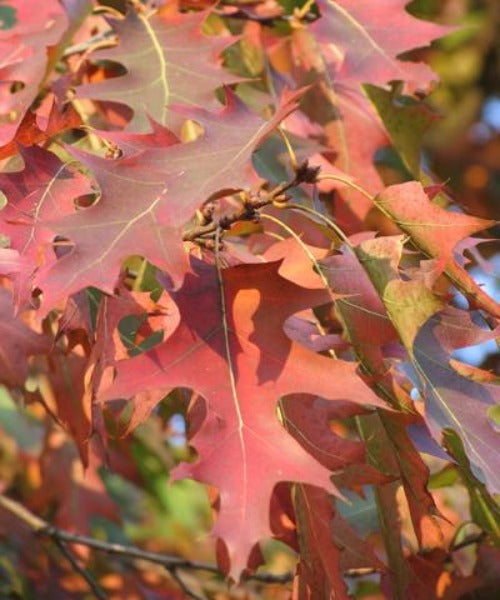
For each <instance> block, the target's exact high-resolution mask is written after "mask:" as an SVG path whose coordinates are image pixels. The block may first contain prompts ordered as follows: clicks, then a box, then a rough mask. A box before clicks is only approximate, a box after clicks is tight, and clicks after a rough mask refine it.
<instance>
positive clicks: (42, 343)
mask: <svg viewBox="0 0 500 600" xmlns="http://www.w3.org/2000/svg"><path fill="white" fill-rule="evenodd" d="M0 340H1V341H0V381H1V382H2V383H5V384H7V385H10V386H16V385H22V384H23V383H24V380H25V379H26V375H27V373H28V357H29V356H32V355H33V354H45V353H47V352H49V350H50V346H51V344H50V340H49V339H48V338H45V337H44V336H42V335H40V334H39V333H36V332H35V331H33V330H32V329H31V328H30V327H28V326H27V325H26V324H25V323H23V321H22V320H21V319H20V317H15V316H14V309H13V306H12V297H11V295H10V293H9V292H8V291H7V290H6V289H4V288H0Z"/></svg>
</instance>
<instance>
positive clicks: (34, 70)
mask: <svg viewBox="0 0 500 600" xmlns="http://www.w3.org/2000/svg"><path fill="white" fill-rule="evenodd" d="M15 10H16V13H15V24H14V26H13V27H12V28H7V29H0V56H1V59H0V81H1V83H0V114H2V115H7V114H8V115H9V117H10V118H9V120H8V121H7V122H6V123H5V122H2V125H0V146H4V145H5V144H8V143H9V142H10V141H11V140H12V139H13V138H14V136H15V134H16V131H17V128H18V126H19V124H20V123H21V121H22V120H23V117H24V115H25V113H26V111H27V110H28V108H29V107H30V105H31V103H32V102H33V100H34V99H35V98H36V96H37V94H38V91H39V86H40V84H41V83H42V82H43V80H44V78H45V75H46V73H45V71H46V67H47V49H48V48H49V47H50V46H53V45H55V44H56V43H57V42H58V41H59V39H60V38H61V36H62V35H63V33H64V31H65V29H66V27H67V25H68V19H67V16H66V14H65V12H64V10H63V8H62V7H61V5H60V3H59V2H58V1H57V0H47V1H44V2H41V3H39V4H38V5H37V10H33V2H31V0H17V1H16V2H15ZM16 85H17V86H20V89H16V88H15V86H16ZM13 86H14V88H13Z"/></svg>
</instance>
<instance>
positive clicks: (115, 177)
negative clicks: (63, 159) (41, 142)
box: [36, 91, 302, 309]
mask: <svg viewBox="0 0 500 600" xmlns="http://www.w3.org/2000/svg"><path fill="white" fill-rule="evenodd" d="M301 95H302V92H301V91H298V92H294V93H293V94H288V95H285V96H284V97H283V101H282V104H281V105H280V107H279V108H278V110H277V111H276V113H275V114H274V116H273V117H272V118H271V119H270V120H269V121H265V120H263V119H261V118H260V117H258V116H257V115H255V114H253V113H251V112H250V111H249V110H248V109H247V108H246V107H245V105H244V104H243V103H242V102H240V101H239V100H238V99H237V98H236V97H235V96H234V95H233V94H232V93H230V92H227V98H228V100H227V104H226V106H224V107H223V108H222V109H221V111H220V112H219V113H209V112H207V111H204V110H202V109H198V110H194V109H193V110H190V115H191V117H192V118H194V119H196V120H197V121H199V122H200V123H201V124H202V125H203V127H204V130H205V134H204V136H203V137H202V138H201V139H198V140H196V141H194V142H191V143H187V144H180V143H174V142H175V137H174V136H165V137H164V140H165V146H163V147H158V148H154V149H152V148H151V149H149V150H144V151H143V152H139V153H136V154H134V155H128V156H125V157H124V158H121V159H117V160H107V159H104V158H99V157H97V156H92V155H90V154H86V153H83V152H79V151H76V150H74V149H71V152H72V153H73V154H74V155H75V156H77V157H78V158H79V159H80V160H81V161H82V162H83V163H85V164H86V165H87V166H88V167H89V168H90V169H91V170H92V171H93V173H94V176H95V177H96V179H97V181H98V183H99V186H100V188H101V197H100V199H99V202H98V203H97V204H96V205H95V206H91V207H89V208H88V209H85V210H79V211H78V212H75V213H74V214H72V215H69V216H66V217H64V218H61V219H57V220H56V219H53V220H52V221H49V225H50V226H52V227H53V229H54V230H55V231H56V232H57V233H58V234H59V235H61V236H62V237H64V238H66V239H69V240H71V242H72V243H73V244H74V249H73V250H72V252H71V253H69V254H67V255H66V256H63V257H62V258H61V259H60V260H59V261H57V263H56V264H54V265H52V264H50V265H48V266H47V267H46V268H44V269H42V270H41V271H40V272H39V273H38V274H37V277H36V284H37V285H38V287H40V288H41V289H42V290H43V292H44V296H43V306H44V307H45V308H46V309H50V308H52V307H53V306H54V304H55V303H56V302H57V301H58V300H59V299H61V298H64V297H66V296H67V295H69V294H72V293H74V292H76V291H78V290H80V289H82V288H84V287H86V286H90V285H92V286H95V287H99V288H100V289H102V290H103V291H106V292H108V293H112V292H113V289H114V287H115V284H116V280H117V278H118V274H119V271H120V268H121V265H122V262H123V260H124V259H125V258H127V257H128V256H130V255H132V254H136V255H141V256H144V257H145V258H147V259H148V260H149V261H151V262H153V263H154V264H155V265H157V266H158V267H160V268H162V269H164V270H166V271H167V272H168V274H169V276H170V278H171V279H172V280H173V282H174V283H175V284H176V285H179V284H180V282H181V281H182V278H183V276H184V274H185V272H186V271H187V270H188V265H187V259H186V254H185V252H184V249H183V245H182V233H181V227H182V226H183V225H184V224H185V223H186V222H187V221H188V219H189V218H190V217H192V215H193V213H194V211H195V210H196V208H198V206H199V205H200V204H201V203H202V202H203V201H204V200H205V199H206V198H208V197H209V196H210V195H211V194H213V193H215V192H217V191H218V190H221V189H234V188H236V189H240V188H244V187H246V186H247V185H249V184H250V183H252V181H253V177H252V170H251V166H250V158H251V155H252V152H253V150H254V149H255V147H256V146H257V145H258V144H259V142H261V141H262V140H263V139H264V138H265V137H266V136H267V135H269V134H270V133H271V131H272V130H273V129H274V128H275V127H276V126H277V125H278V123H279V122H280V121H281V120H282V119H283V118H284V117H285V116H286V115H287V114H288V113H289V112H290V111H292V110H294V109H295V107H296V105H297V100H298V98H299V97H300V96H301ZM113 139H117V136H116V135H115V136H114V138H113ZM126 143H127V144H128V145H129V146H130V144H133V143H134V139H133V138H130V137H129V136H127V134H126ZM135 143H139V142H138V141H137V140H136V141H135Z"/></svg>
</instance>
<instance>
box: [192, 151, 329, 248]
mask: <svg viewBox="0 0 500 600" xmlns="http://www.w3.org/2000/svg"><path fill="white" fill-rule="evenodd" d="M318 172H319V168H317V167H310V166H309V164H308V162H307V161H305V162H303V163H302V164H300V165H299V166H298V167H297V168H296V169H295V176H294V178H293V179H292V180H291V181H288V182H284V183H280V184H279V185H277V186H276V187H275V188H273V189H272V190H270V191H266V192H264V191H262V190H260V191H259V192H257V193H256V194H250V193H246V192H241V194H240V199H241V207H240V209H239V210H237V211H236V212H234V213H233V214H231V215H223V216H222V217H220V218H219V219H217V220H215V219H214V212H215V202H214V201H211V200H209V201H208V202H206V203H205V204H204V205H203V206H202V208H201V210H199V211H198V213H197V216H198V221H199V224H198V225H197V226H196V227H193V229H190V230H189V231H187V232H186V233H185V234H184V235H183V237H182V239H183V240H184V241H185V242H194V243H196V244H199V245H201V246H204V247H206V248H208V249H215V237H216V232H217V230H219V229H220V230H221V233H222V232H223V231H224V230H226V229H229V228H230V227H231V225H232V224H233V223H236V222H237V221H252V220H254V219H258V218H259V213H258V210H259V209H261V208H263V207H264V206H269V205H270V204H277V205H279V206H286V203H287V202H288V200H289V197H288V196H287V195H286V192H287V191H288V190H289V189H290V188H292V187H296V186H298V185H300V184H301V183H314V182H315V181H316V179H317V177H318Z"/></svg>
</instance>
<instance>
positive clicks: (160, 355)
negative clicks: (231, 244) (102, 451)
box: [102, 263, 382, 576]
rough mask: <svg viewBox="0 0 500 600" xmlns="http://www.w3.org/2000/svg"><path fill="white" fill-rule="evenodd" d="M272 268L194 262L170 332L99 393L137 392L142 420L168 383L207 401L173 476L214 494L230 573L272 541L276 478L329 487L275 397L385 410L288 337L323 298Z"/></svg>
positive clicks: (345, 371) (336, 365) (349, 371)
mask: <svg viewBox="0 0 500 600" xmlns="http://www.w3.org/2000/svg"><path fill="white" fill-rule="evenodd" d="M278 266H279V265H278V264H276V263H268V264H258V265H257V264H252V265H243V266H240V267H234V268H230V269H225V270H223V271H221V272H220V273H219V274H218V271H217V270H216V269H215V268H214V267H211V266H207V265H200V266H199V267H198V269H199V273H198V275H197V276H195V275H191V274H190V275H188V276H187V277H186V280H185V284H184V287H183V288H182V289H181V290H180V291H179V292H176V293H175V294H174V299H175V301H176V302H177V304H178V306H179V310H180V313H181V323H180V325H179V327H178V328H177V330H176V331H175V333H174V334H173V335H172V336H171V337H170V338H169V339H168V341H167V342H165V343H163V344H162V345H160V346H159V347H157V348H155V349H153V350H152V351H150V352H147V353H144V354H142V355H140V356H138V357H136V358H133V359H131V360H127V361H122V362H120V363H118V365H117V372H118V374H117V379H116V381H115V383H114V384H113V385H112V387H111V388H110V389H109V390H107V391H106V392H105V393H104V394H103V396H102V399H103V400H110V399H113V398H117V397H129V396H132V395H138V396H137V398H136V403H135V410H136V411H138V412H139V413H140V414H141V416H140V418H141V419H143V418H144V417H145V416H147V413H148V411H151V410H152V408H153V406H154V404H155V403H156V402H157V401H158V399H159V398H161V395H160V393H161V394H165V393H167V392H168V391H169V390H171V389H172V388H175V387H189V388H192V389H194V390H195V391H197V392H198V393H200V394H201V395H202V396H203V397H204V398H205V400H206V402H207V416H206V418H205V421H204V422H203V425H202V427H201V429H199V431H197V432H196V433H195V435H194V437H193V439H192V443H193V445H194V447H195V448H196V449H197V451H198V453H199V460H198V461H197V462H196V463H195V464H192V465H186V466H184V467H182V468H179V469H178V471H177V476H180V475H183V476H191V477H194V478H195V479H198V480H201V481H204V482H207V483H210V484H212V485H215V486H217V487H218V488H219V493H220V498H221V510H220V515H219V519H218V522H217V524H216V527H215V529H214V534H215V535H217V536H218V537H220V538H222V539H223V540H224V541H225V543H226V545H227V548H228V551H229V555H230V558H231V565H232V567H231V574H232V575H233V576H237V575H239V573H240V571H241V570H242V569H243V568H244V567H245V565H246V561H247V558H248V555H249V552H250V550H251V548H252V546H253V545H254V544H255V543H256V542H257V541H258V540H259V539H262V538H265V537H267V536H269V535H270V529H269V500H270V497H271V494H272V490H273V488H274V486H275V485H276V484H277V483H278V482H279V481H290V480H292V481H293V480H299V481H304V482H306V483H310V484H312V485H317V486H323V487H327V488H331V487H332V486H331V485H330V483H329V476H328V475H329V474H328V471H327V469H325V468H324V467H322V466H321V465H319V464H318V463H316V461H315V460H314V459H313V458H312V457H311V456H310V455H309V454H308V453H307V452H306V451H305V450H304V449H303V448H302V447H301V446H300V445H299V444H298V443H297V442H296V441H295V440H294V439H293V438H292V437H291V436H290V435H289V434H288V433H287V432H286V431H285V430H284V429H283V428H282V427H281V425H280V423H279V421H278V419H277V417H276V402H277V401H278V399H279V397H280V396H284V395H286V394H290V393H293V392H306V393H310V394H314V395H320V396H323V397H325V398H328V399H343V400H347V401H353V402H356V403H359V404H371V405H378V406H381V405H382V403H381V401H380V400H378V399H377V398H376V396H375V395H374V394H373V393H372V392H371V391H370V390H369V388H368V387H367V386H365V384H364V383H363V382H362V381H361V379H360V378H359V377H358V376H357V375H356V364H355V363H348V362H344V361H341V360H330V359H328V358H326V357H323V356H319V355H316V354H314V353H312V352H310V351H308V350H306V349H304V348H303V347H301V346H299V345H298V344H297V343H295V342H292V341H291V340H290V339H288V338H287V337H286V336H285V334H284V333H283V329H282V326H283V322H284V320H285V319H286V318H287V317H288V316H290V315H291V314H293V313H294V312H296V311H297V310H301V309H303V308H305V307H308V306H311V305H314V304H318V303H323V302H325V300H326V301H328V299H329V295H328V294H326V293H324V292H321V291H315V290H306V289H303V288H300V287H298V286H297V285H295V284H293V283H291V282H289V281H287V280H285V279H283V278H282V277H280V276H279V275H278V273H277V269H278ZM283 298H287V303H284V302H283V301H282V299H283ZM193 361H194V362H195V363H196V364H197V368H196V369H193V368H192V365H193ZM149 390H153V391H154V394H153V396H154V398H153V399H151V398H150V397H149V396H148V395H147V392H148V391H149ZM144 391H146V396H145V397H141V392H144ZM141 404H142V405H141ZM148 404H149V406H148ZM138 420H139V419H138V418H136V422H137V421H138ZM331 491H334V490H331Z"/></svg>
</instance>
